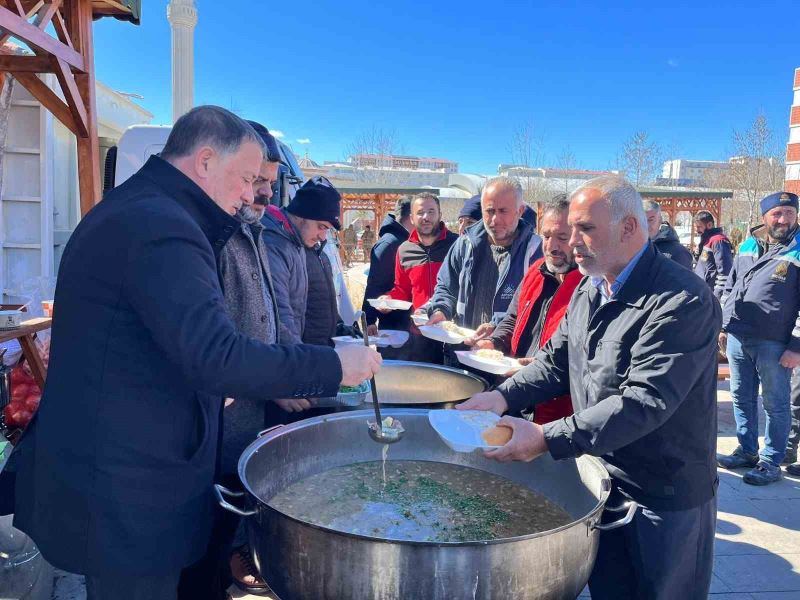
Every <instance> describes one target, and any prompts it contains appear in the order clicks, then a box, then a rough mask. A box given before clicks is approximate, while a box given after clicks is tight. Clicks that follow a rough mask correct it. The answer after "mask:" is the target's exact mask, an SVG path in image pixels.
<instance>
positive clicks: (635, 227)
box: [457, 176, 721, 600]
mask: <svg viewBox="0 0 800 600" xmlns="http://www.w3.org/2000/svg"><path fill="white" fill-rule="evenodd" d="M569 224H570V226H571V227H572V234H571V237H570V241H569V245H570V246H571V247H572V248H573V250H574V253H575V261H576V262H577V263H578V268H579V269H580V271H581V272H582V273H583V274H584V275H588V277H585V278H584V279H583V280H582V281H581V283H580V284H579V285H578V288H577V289H576V290H575V293H574V295H573V297H572V300H571V301H570V305H569V310H568V311H567V313H566V315H565V316H564V318H563V319H562V320H561V323H560V325H559V327H558V330H557V331H556V332H555V333H554V334H553V337H551V338H550V340H549V341H548V342H547V344H545V346H544V348H542V349H541V350H540V351H539V352H538V353H537V354H536V356H535V359H534V361H533V362H532V363H531V364H529V365H528V366H526V367H524V368H523V369H522V370H521V371H519V372H517V373H516V374H515V375H514V376H513V377H511V378H510V379H508V380H506V381H505V382H504V383H502V384H501V385H500V386H499V387H498V388H497V389H496V390H495V391H492V392H485V393H482V394H478V395H476V396H474V397H473V398H471V399H470V400H468V401H467V402H464V403H463V404H460V405H459V406H458V407H457V408H458V409H477V410H491V411H493V412H495V413H496V414H498V415H499V414H502V413H504V412H507V411H511V412H515V411H519V410H524V409H530V408H533V407H536V406H538V405H539V404H541V403H543V402H547V401H549V400H550V399H551V398H553V397H555V396H559V395H561V394H566V393H567V392H569V393H570V395H571V397H572V406H573V408H574V410H575V414H574V415H571V416H569V417H567V418H562V419H558V420H556V421H553V422H551V423H547V424H545V425H539V424H537V423H532V422H530V421H527V420H525V419H518V418H515V417H510V416H506V417H504V418H503V419H501V420H500V421H499V423H500V424H501V425H507V426H508V427H510V428H511V429H512V431H513V434H512V437H511V440H510V441H509V442H508V443H507V444H506V445H504V446H502V447H501V448H497V449H495V450H492V451H489V452H487V453H486V455H487V457H488V458H493V459H495V460H498V461H503V462H505V461H510V460H519V461H531V460H533V459H535V458H537V457H538V456H540V455H542V454H544V453H545V452H549V453H550V455H551V457H552V458H554V459H556V460H564V459H570V458H575V457H579V456H581V455H583V454H589V455H592V456H596V457H598V458H599V459H600V460H601V462H602V463H603V464H604V465H605V466H606V468H607V469H608V471H609V474H610V476H611V485H612V489H611V495H610V497H609V499H608V502H607V505H606V506H607V507H608V508H611V509H623V510H625V509H630V507H631V506H632V505H631V504H630V502H631V501H634V502H636V503H638V505H639V510H636V512H635V513H633V516H632V520H631V522H630V523H628V524H627V525H625V526H624V527H620V528H618V529H613V530H609V531H601V533H600V544H599V547H598V553H597V560H596V562H595V565H594V568H593V570H592V573H591V575H590V577H589V590H590V591H591V594H592V598H593V599H594V600H604V599H609V600H611V599H613V600H620V599H634V598H635V599H638V598H648V599H655V600H669V599H673V598H682V599H685V600H700V599H703V600H705V598H706V597H707V596H708V590H709V587H710V584H711V570H712V566H713V557H714V529H715V523H716V497H715V496H716V488H717V469H716V464H715V463H714V452H715V448H716V443H717V427H716V414H717V396H716V390H717V368H716V367H717V348H716V338H717V334H718V332H719V330H720V325H721V307H720V305H719V302H717V301H716V300H715V299H714V297H713V294H712V293H711V290H710V289H709V288H708V287H707V286H706V285H705V284H704V283H703V282H702V281H701V280H700V279H699V278H697V277H696V276H695V275H694V274H693V273H691V272H690V271H689V270H687V269H685V268H683V267H681V266H680V265H678V264H677V263H675V262H674V261H672V260H670V259H668V258H667V257H666V256H664V255H663V254H661V253H660V252H657V251H656V250H655V248H653V244H652V242H650V241H649V240H648V236H647V222H646V220H645V215H644V210H643V208H642V198H641V196H640V195H639V193H638V192H637V191H636V188H634V187H633V186H632V185H631V184H630V183H628V182H627V181H625V180H624V179H622V178H621V177H618V176H606V177H599V178H597V179H593V180H591V181H588V182H586V183H585V184H583V185H582V186H581V187H580V188H578V189H577V190H576V191H575V192H574V193H573V194H572V197H571V201H570V207H569ZM619 518H620V515H619V513H618V512H614V511H612V510H607V511H606V512H605V513H604V514H603V517H602V519H603V521H604V522H605V523H608V522H610V521H612V520H617V519H619Z"/></svg>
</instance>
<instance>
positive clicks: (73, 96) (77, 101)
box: [50, 57, 89, 137]
mask: <svg viewBox="0 0 800 600" xmlns="http://www.w3.org/2000/svg"><path fill="white" fill-rule="evenodd" d="M50 60H51V61H52V63H53V72H54V73H55V74H56V77H57V78H58V83H59V84H60V85H61V91H62V92H64V98H65V99H66V101H67V106H69V110H70V112H71V113H72V118H73V119H74V120H75V125H76V127H77V129H78V137H87V136H88V135H89V125H88V119H87V116H86V106H85V104H84V103H83V98H82V97H81V93H80V92H79V91H78V85H77V83H76V82H75V76H74V75H73V74H72V71H70V70H69V65H68V64H67V63H65V62H64V61H63V60H61V59H59V58H55V57H51V58H50Z"/></svg>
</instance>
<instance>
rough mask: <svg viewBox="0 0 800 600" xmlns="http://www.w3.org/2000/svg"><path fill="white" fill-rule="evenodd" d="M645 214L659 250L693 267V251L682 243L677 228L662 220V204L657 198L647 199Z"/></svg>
mask: <svg viewBox="0 0 800 600" xmlns="http://www.w3.org/2000/svg"><path fill="white" fill-rule="evenodd" d="M644 214H645V215H647V233H648V235H649V236H650V240H651V241H652V242H653V245H654V246H655V247H656V248H657V249H658V251H659V252H661V254H663V255H664V256H666V257H667V258H671V259H672V260H674V261H675V262H676V263H678V264H679V265H683V266H684V267H686V268H687V269H691V268H692V253H691V252H689V251H688V250H687V249H686V248H685V247H684V246H683V244H681V242H680V239H678V234H677V233H676V231H675V229H673V227H672V226H671V225H670V224H669V223H662V222H661V205H660V204H659V203H658V202H656V201H655V200H645V201H644Z"/></svg>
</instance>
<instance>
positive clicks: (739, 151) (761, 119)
mask: <svg viewBox="0 0 800 600" xmlns="http://www.w3.org/2000/svg"><path fill="white" fill-rule="evenodd" d="M733 152H734V156H733V157H732V158H731V159H730V169H729V170H728V171H727V173H725V174H724V175H723V177H722V178H721V183H723V184H724V185H725V187H729V188H730V189H732V190H733V191H734V199H737V198H738V201H739V202H740V203H742V204H744V208H745V211H746V217H745V215H744V214H742V215H741V218H740V219H739V220H740V221H745V220H746V223H747V226H748V227H751V226H753V225H755V223H756V221H757V220H758V203H759V201H760V200H761V198H763V197H764V196H765V195H767V194H769V193H771V192H776V191H779V190H781V189H782V188H783V179H784V176H785V172H786V171H785V166H784V163H783V153H782V147H780V146H779V144H778V143H777V142H776V139H775V134H774V133H773V131H772V129H770V127H769V123H768V122H767V117H766V116H765V115H764V114H763V113H759V114H758V115H756V118H755V119H754V120H753V123H752V125H750V127H749V128H748V129H746V130H734V131H733ZM745 211H742V212H745Z"/></svg>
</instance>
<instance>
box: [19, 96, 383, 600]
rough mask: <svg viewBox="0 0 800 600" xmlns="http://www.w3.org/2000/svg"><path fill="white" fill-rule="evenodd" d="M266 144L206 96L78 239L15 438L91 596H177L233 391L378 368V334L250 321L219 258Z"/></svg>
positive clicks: (201, 545) (26, 506)
mask: <svg viewBox="0 0 800 600" xmlns="http://www.w3.org/2000/svg"><path fill="white" fill-rule="evenodd" d="M261 160H262V142H261V140H260V139H259V137H258V136H257V134H256V133H255V132H254V131H253V130H252V128H251V127H250V126H249V125H247V124H246V123H244V121H242V120H241V119H239V118H238V117H237V116H235V115H233V114H231V113H229V112H228V111H226V110H224V109H221V108H218V107H197V108H195V109H193V110H191V111H190V112H189V113H187V114H186V115H184V116H183V117H181V118H180V119H179V120H178V121H177V122H176V123H175V126H174V127H173V129H172V132H171V133H170V136H169V139H168V140H167V144H166V146H165V148H164V150H163V151H162V154H161V157H157V156H153V157H151V158H150V159H149V160H148V161H147V163H146V164H145V166H144V167H143V168H142V169H141V170H140V171H139V172H138V173H136V174H135V175H134V176H133V177H131V178H130V179H129V180H128V181H126V182H125V183H123V184H122V185H121V186H119V187H118V188H117V189H115V190H113V191H112V192H110V193H109V194H108V195H107V196H106V198H105V199H104V200H103V202H101V203H100V204H99V205H98V206H96V207H95V208H94V209H92V210H91V211H90V212H89V214H88V215H87V216H86V217H85V218H84V219H83V220H82V221H81V222H80V224H79V225H78V227H77V228H76V229H75V232H74V233H73V234H72V237H71V239H70V241H69V243H68V244H67V247H66V249H65V251H64V255H63V258H62V260H61V267H60V270H59V276H58V284H57V287H56V294H55V303H56V305H58V314H57V315H56V317H55V319H54V321H53V329H52V345H51V354H50V366H49V373H48V378H47V383H46V386H45V390H44V396H43V398H42V403H41V407H40V410H39V412H38V414H37V416H36V418H35V419H34V421H33V422H32V424H31V426H30V427H29V429H28V431H27V432H26V434H25V436H24V437H23V439H22V441H21V442H20V445H19V446H18V447H17V449H16V450H15V452H14V455H15V459H16V467H17V494H16V507H15V519H14V524H15V526H16V527H17V528H19V529H21V530H22V531H24V532H26V533H27V534H28V535H30V536H31V537H32V538H33V540H34V541H35V542H36V544H37V545H38V547H39V549H40V550H41V551H42V554H43V555H44V557H45V558H46V559H47V560H48V561H49V562H50V563H52V564H53V565H55V566H56V567H59V568H61V569H64V570H67V571H72V572H76V573H83V574H85V575H86V580H87V592H88V598H89V600H98V599H102V600H107V599H109V598H113V599H114V600H145V599H146V600H173V599H174V598H175V596H176V590H177V582H178V578H179V575H180V572H181V569H183V568H184V567H185V566H187V565H189V564H191V563H193V562H194V561H196V560H197V559H198V558H200V556H201V555H203V553H204V552H205V550H206V547H207V544H208V540H209V535H210V529H211V525H212V514H213V508H214V502H213V497H212V483H213V480H214V474H215V468H216V465H217V456H218V448H217V445H218V438H219V421H220V413H221V409H222V402H223V398H224V397H225V396H229V397H255V398H259V397H260V398H264V397H273V398H279V397H298V398H299V397H308V396H325V395H333V394H335V393H336V391H337V389H338V387H339V385H340V384H342V383H344V384H350V385H352V384H357V383H358V382H360V381H363V379H364V378H365V377H366V376H369V375H370V374H371V373H372V372H374V371H375V370H376V369H377V368H378V366H379V361H380V358H379V357H378V355H377V353H374V352H371V351H368V349H366V348H363V349H362V350H361V353H359V354H358V355H356V354H352V353H351V351H350V349H348V350H347V352H344V353H342V352H338V351H335V350H334V349H331V348H321V347H315V346H307V345H297V346H291V347H289V346H279V345H266V344H263V343H261V342H257V341H255V340H253V339H250V338H247V337H245V336H244V335H242V334H240V333H238V332H237V331H236V328H235V327H234V324H233V322H232V321H231V319H230V317H229V316H228V313H227V311H226V308H225V303H224V299H223V295H222V289H221V286H220V279H219V275H218V272H217V261H218V258H219V253H220V250H221V249H222V247H223V246H224V245H225V243H226V241H227V239H228V238H229V237H230V236H231V235H232V234H233V232H234V230H235V228H236V227H237V226H238V224H239V223H238V221H237V220H236V218H234V216H233V215H234V214H235V213H236V211H237V209H238V208H240V207H241V206H243V205H248V204H252V202H253V187H252V182H253V180H254V179H255V177H256V176H257V174H258V172H259V166H260V164H261ZM352 348H353V349H354V348H356V347H355V346H354V347H352Z"/></svg>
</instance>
